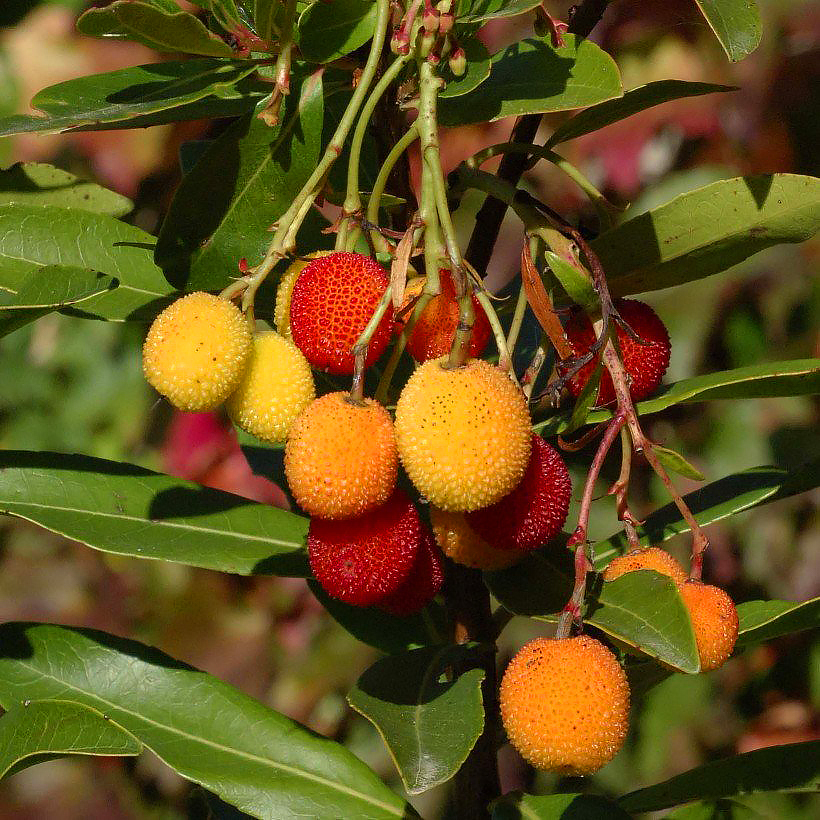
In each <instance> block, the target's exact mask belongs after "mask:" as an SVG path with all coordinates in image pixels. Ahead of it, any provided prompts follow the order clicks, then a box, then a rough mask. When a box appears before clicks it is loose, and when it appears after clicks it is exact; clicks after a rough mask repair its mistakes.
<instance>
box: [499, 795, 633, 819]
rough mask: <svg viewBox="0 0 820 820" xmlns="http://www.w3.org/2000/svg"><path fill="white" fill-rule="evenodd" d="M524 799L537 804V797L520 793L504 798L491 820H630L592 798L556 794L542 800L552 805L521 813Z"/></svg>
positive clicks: (601, 799) (598, 798)
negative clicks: (545, 819)
mask: <svg viewBox="0 0 820 820" xmlns="http://www.w3.org/2000/svg"><path fill="white" fill-rule="evenodd" d="M527 797H530V798H531V799H534V800H538V798H537V797H535V798H532V796H531V795H526V794H521V793H516V794H507V795H505V796H504V797H503V798H501V799H500V800H499V801H497V802H495V803H494V804H493V807H492V808H493V820H522V818H524V817H530V816H535V813H536V812H537V814H538V816H539V817H550V818H554V820H630V815H629V814H627V813H626V812H625V811H624V810H623V809H622V808H620V806H618V805H617V804H615V803H613V802H612V801H611V800H608V799H607V798H606V797H601V796H599V795H595V794H576V795H570V794H567V795H562V794H555V795H551V796H550V797H548V798H544V799H545V800H548V801H549V803H551V804H552V805H550V804H549V803H548V804H547V805H546V806H541V807H536V806H532V807H526V808H525V809H522V807H521V802H522V801H523V800H524V799H526V798H527ZM570 798H571V799H570ZM567 799H570V802H569V803H565V801H566V800H567ZM539 808H540V811H538V809H539ZM542 812H544V813H542Z"/></svg>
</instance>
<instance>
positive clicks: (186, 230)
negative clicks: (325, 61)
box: [156, 76, 324, 290]
mask: <svg viewBox="0 0 820 820" xmlns="http://www.w3.org/2000/svg"><path fill="white" fill-rule="evenodd" d="M322 90H323V86H322V81H321V78H320V77H319V76H312V77H309V78H308V79H306V80H305V81H304V82H303V83H301V84H299V83H296V82H294V87H293V89H292V91H291V94H290V95H289V96H288V98H287V100H286V102H285V105H284V107H283V113H282V124H281V125H280V126H279V127H277V128H271V127H269V126H268V125H266V124H265V123H264V122H263V121H262V120H260V119H259V118H258V117H256V116H254V115H253V114H247V115H246V116H245V117H243V118H242V119H240V120H238V121H237V122H235V123H234V124H233V125H231V126H230V128H228V129H227V130H226V131H225V132H224V133H223V134H222V135H221V136H220V138H219V139H218V140H216V142H214V143H213V145H211V146H210V147H209V148H208V149H207V150H206V151H205V153H204V154H203V156H202V158H201V159H200V160H199V162H197V164H196V165H195V166H194V168H193V170H192V171H191V172H190V173H188V174H186V176H185V177H184V178H183V180H182V182H181V184H180V186H179V188H178V189H177V192H176V194H175V196H174V199H173V201H172V203H171V207H170V209H169V211H168V214H167V216H166V218H165V221H164V222H163V225H162V228H161V230H160V233H159V239H158V240H157V249H156V261H157V263H158V264H159V265H160V266H161V267H162V268H163V269H164V270H165V272H166V275H167V277H168V279H169V280H170V281H171V282H173V283H174V284H175V285H176V286H177V287H179V288H180V289H185V290H214V289H217V288H223V287H225V285H227V284H228V283H229V282H230V281H231V279H232V278H234V277H235V276H236V275H237V270H238V267H237V266H238V263H239V260H240V259H241V258H243V257H244V258H247V259H248V260H249V261H250V262H251V264H253V263H254V262H255V261H258V260H259V259H261V258H262V257H263V256H264V254H265V250H266V249H267V246H268V244H269V243H270V238H271V234H270V231H269V228H270V226H271V225H272V224H273V223H274V222H275V221H276V220H277V219H278V218H279V217H280V216H281V215H282V214H283V213H284V212H285V210H286V209H287V208H288V206H289V205H290V204H291V202H292V201H293V199H294V197H295V195H296V194H297V193H298V191H299V190H300V189H301V188H302V186H303V185H304V183H305V182H306V181H307V179H308V177H309V176H310V174H311V173H312V172H313V170H314V169H315V167H316V163H317V162H318V158H319V152H320V150H321V147H322V145H321V142H322V121H323V110H324V101H323V94H322Z"/></svg>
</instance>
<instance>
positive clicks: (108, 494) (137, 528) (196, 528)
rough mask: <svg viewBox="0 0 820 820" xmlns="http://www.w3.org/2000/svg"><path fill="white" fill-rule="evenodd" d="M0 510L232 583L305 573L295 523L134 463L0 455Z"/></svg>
mask: <svg viewBox="0 0 820 820" xmlns="http://www.w3.org/2000/svg"><path fill="white" fill-rule="evenodd" d="M0 512H2V513H6V514H7V515H13V516H16V517H18V518H24V519H26V520H27V521H32V522H34V523H35V524H39V525H40V526H41V527H45V528H46V529H48V530H51V531H52V532H57V533H60V534H61V535H65V536H67V537H68V538H73V539H74V540H75V541H80V542H81V543H83V544H87V545H88V546H89V547H93V548H94V549H98V550H102V551H103V552H112V553H116V554H118V555H130V556H134V557H136V558H154V559H159V560H163V561H174V562H176V563H180V564H189V565H191V566H196V567H205V568H207V569H215V570H219V571H221V572H234V573H237V574H238V575H251V574H260V575H263V574H274V575H294V576H303V575H305V574H307V561H306V560H305V554H304V549H303V545H304V540H305V535H306V532H307V521H306V520H305V519H304V518H302V517H301V516H298V515H295V514H293V513H291V512H287V511H286V510H280V509H278V508H276V507H271V506H268V505H265V504H258V503H256V502H253V501H248V500H247V499H245V498H240V497H239V496H236V495H231V494H230V493H224V492H220V491H218V490H211V489H208V488H205V487H200V486H199V485H197V484H192V483H190V482H186V481H181V480H180V479H176V478H173V477H171V476H167V475H162V474H161V473H154V472H151V471H150V470H144V469H142V468H141V467H136V466H134V465H131V464H119V463H118V462H114V461H104V460H103V459H96V458H88V457H86V456H76V455H63V454H60V453H30V452H22V451H17V450H11V451H5V452H0Z"/></svg>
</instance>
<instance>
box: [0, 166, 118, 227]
mask: <svg viewBox="0 0 820 820" xmlns="http://www.w3.org/2000/svg"><path fill="white" fill-rule="evenodd" d="M12 202H14V203H17V204H18V205H59V206H61V207H63V208H78V209H79V210H81V211H91V212H92V213H96V214H108V216H115V217H120V216H125V215H126V214H127V213H130V212H131V210H132V209H133V207H134V205H133V203H132V202H131V200H129V199H127V198H126V197H124V196H121V195H120V194H118V193H116V191H109V190H108V189H107V188H103V187H102V185H97V184H96V183H94V182H86V181H85V180H82V179H80V178H79V177H77V176H75V175H74V174H69V173H68V171H63V170H61V169H60V168H55V167H54V166H53V165H46V164H44V163H40V162H18V163H17V164H16V165H12V166H11V168H6V169H5V170H1V171H0V205H5V204H8V203H12Z"/></svg>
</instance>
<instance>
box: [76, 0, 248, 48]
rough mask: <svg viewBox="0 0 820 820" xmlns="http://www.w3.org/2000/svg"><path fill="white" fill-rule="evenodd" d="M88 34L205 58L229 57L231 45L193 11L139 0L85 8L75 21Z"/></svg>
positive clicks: (78, 27) (79, 28) (123, 0)
mask: <svg viewBox="0 0 820 820" xmlns="http://www.w3.org/2000/svg"><path fill="white" fill-rule="evenodd" d="M77 29H78V30H79V31H80V32H81V33H82V34H86V35H88V36H89V37H110V38H113V39H116V40H132V41H134V42H136V43H142V44H143V45H145V46H148V48H153V49H155V50H156V51H181V52H184V53H186V54H201V55H203V56H205V57H230V56H232V55H233V51H232V50H231V47H230V46H229V45H228V44H227V43H225V42H223V41H222V40H220V39H219V38H218V37H217V36H216V35H215V34H213V33H211V32H210V31H208V29H207V27H206V26H205V25H204V24H203V23H201V22H200V21H199V20H198V19H197V18H196V17H194V15H193V14H190V13H189V12H187V11H182V10H181V9H180V8H179V7H177V9H176V11H175V12H174V13H169V12H168V11H165V10H164V9H161V8H157V7H156V6H153V5H151V4H149V3H144V2H139V0H127V1H126V0H116V2H114V3H111V4H110V5H108V6H105V7H104V8H99V9H89V10H88V11H86V12H85V13H84V14H83V15H82V16H81V17H80V19H79V20H78V21H77Z"/></svg>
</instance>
